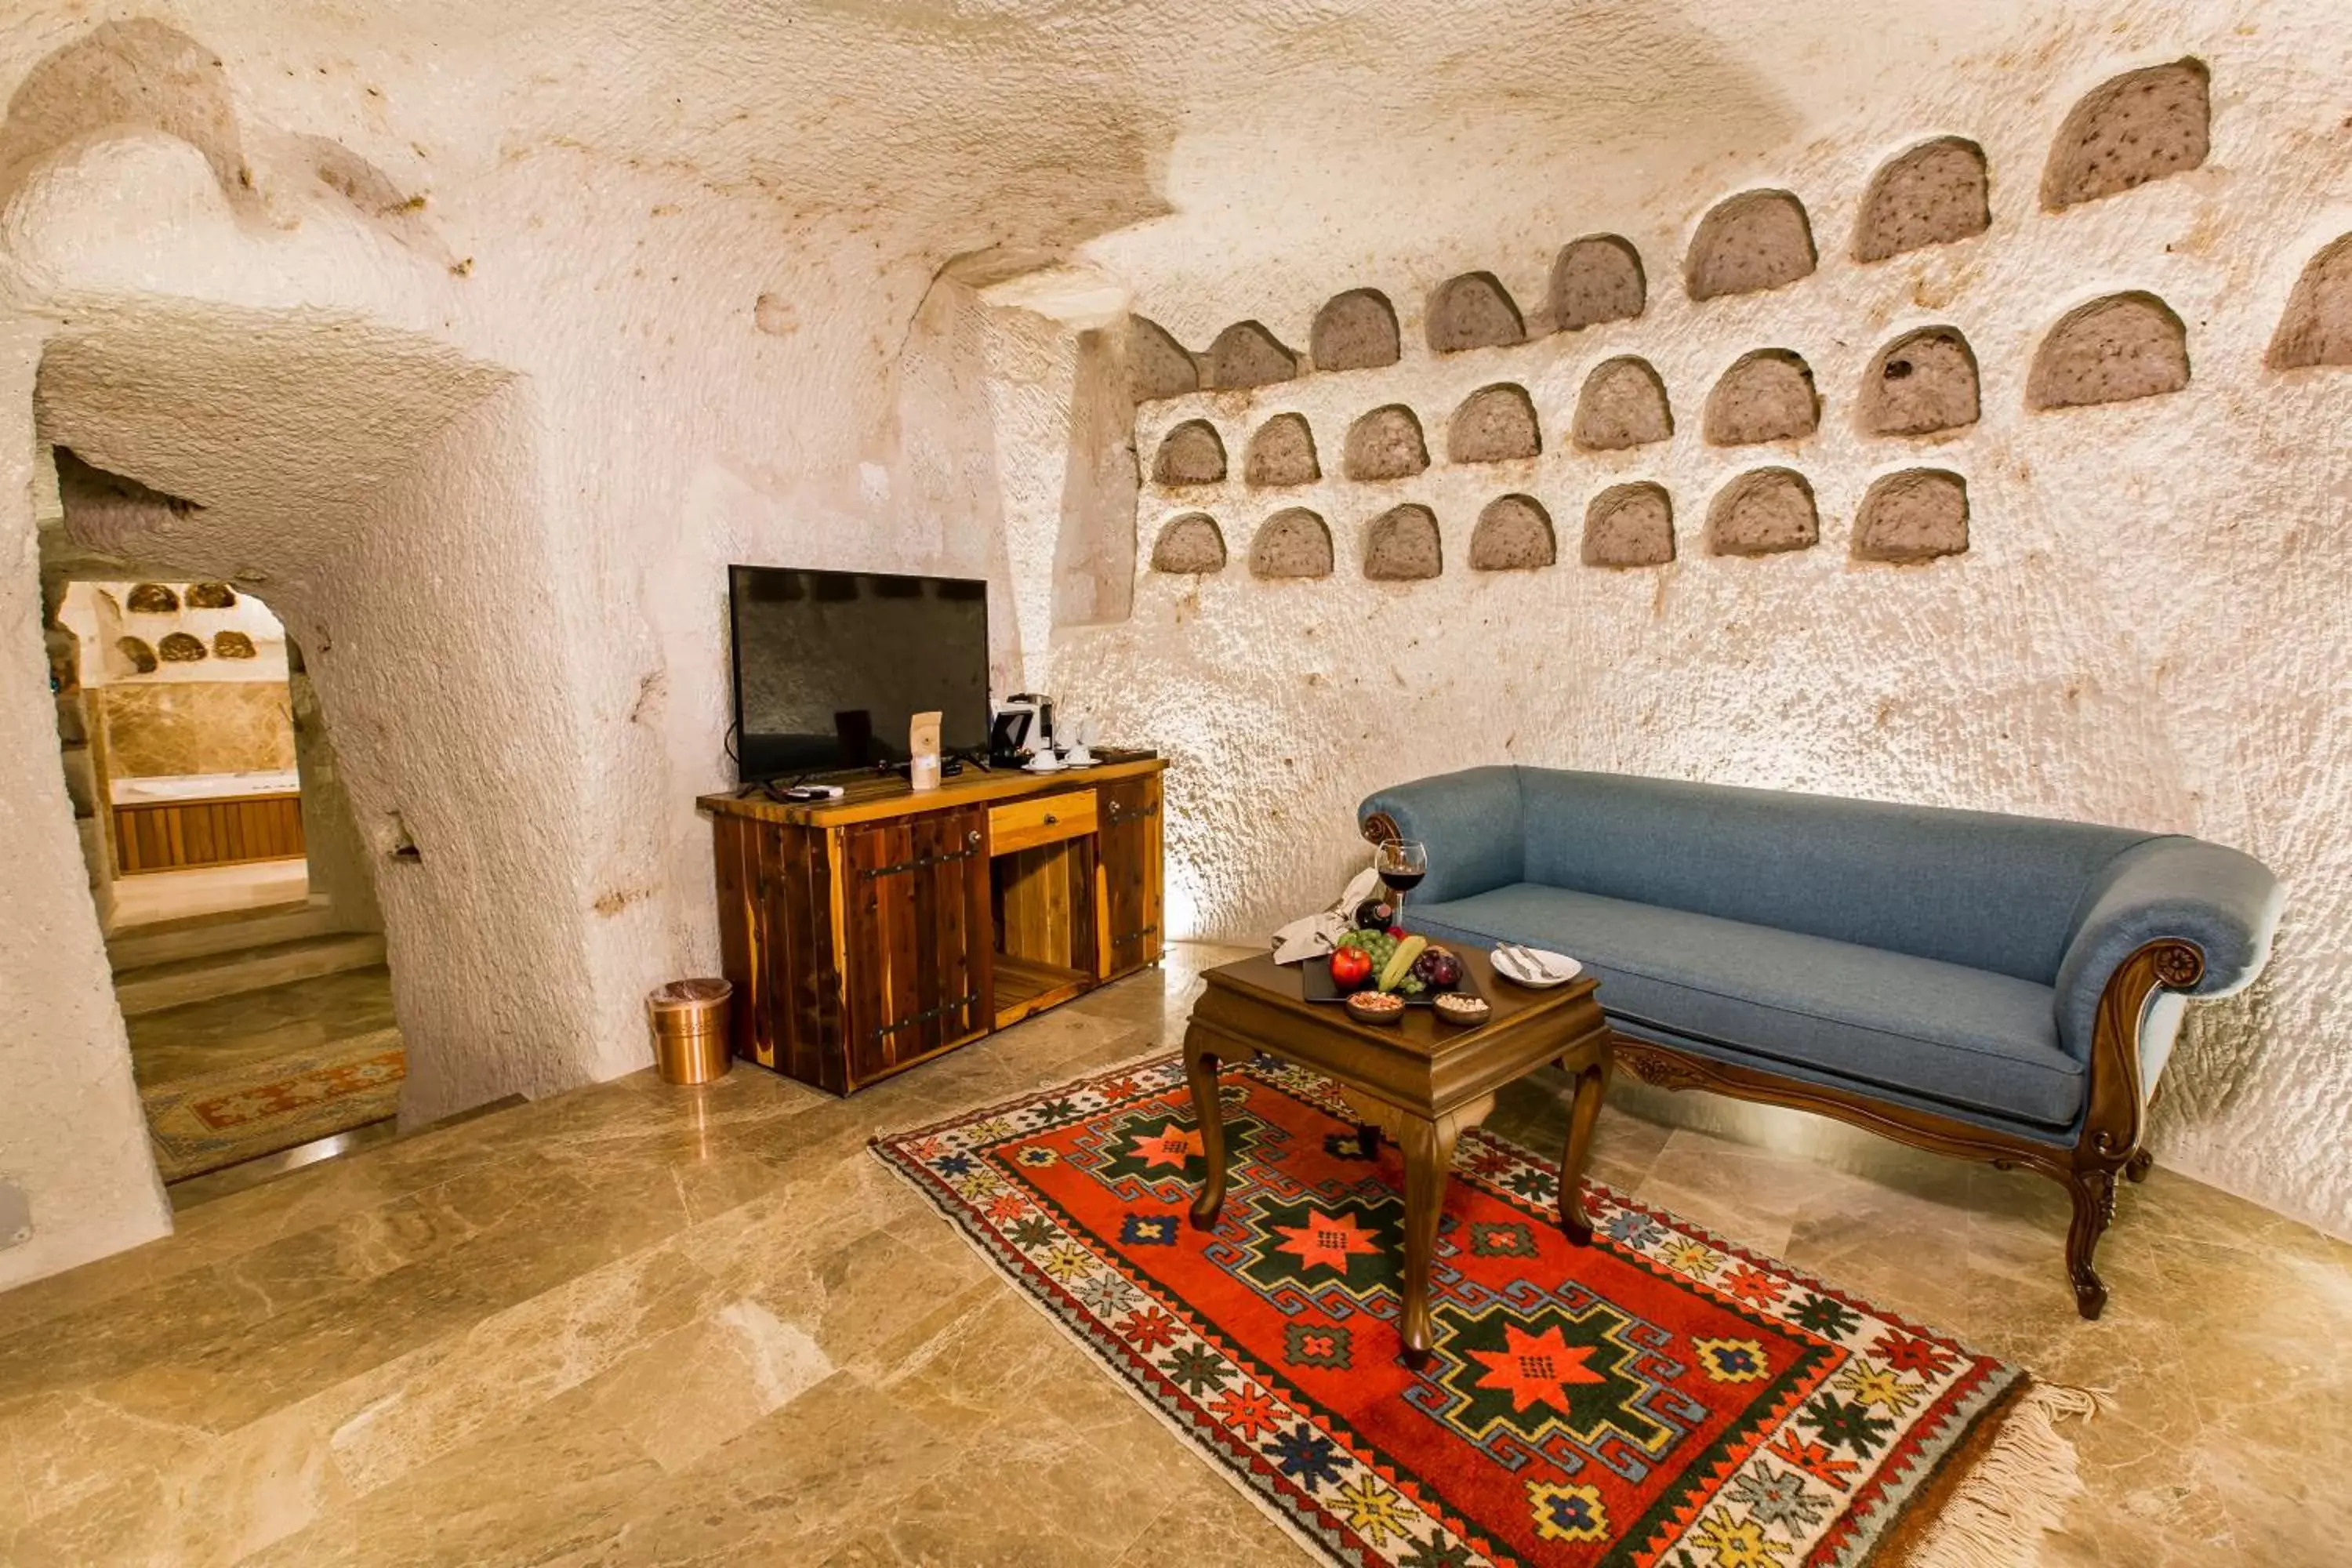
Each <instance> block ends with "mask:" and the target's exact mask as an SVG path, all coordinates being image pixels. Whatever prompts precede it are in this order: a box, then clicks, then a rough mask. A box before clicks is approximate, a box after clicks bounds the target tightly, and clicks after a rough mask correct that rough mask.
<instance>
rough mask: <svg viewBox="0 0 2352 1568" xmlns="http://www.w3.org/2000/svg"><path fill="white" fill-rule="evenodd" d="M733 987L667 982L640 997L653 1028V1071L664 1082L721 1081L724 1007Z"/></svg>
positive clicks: (725, 1055)
mask: <svg viewBox="0 0 2352 1568" xmlns="http://www.w3.org/2000/svg"><path fill="white" fill-rule="evenodd" d="M734 994H735V987H733V986H732V985H730V984H728V983H727V982H726V981H724V980H673V981H671V982H670V983H669V984H667V985H665V986H662V987H661V988H660V989H658V990H656V992H655V993H654V994H652V995H650V996H648V997H646V1013H647V1015H648V1016H651V1017H652V1019H653V1025H654V1066H655V1068H657V1069H658V1070H659V1071H660V1073H661V1077H662V1081H663V1082H664V1083H681V1084H687V1083H709V1082H710V1081H711V1079H718V1078H724V1077H725V1076H727V1069H728V1068H729V1067H730V1065H732V1062H733V1056H732V1054H731V1052H730V1047H729V1037H728V1028H727V1002H728V998H730V996H732V995H734Z"/></svg>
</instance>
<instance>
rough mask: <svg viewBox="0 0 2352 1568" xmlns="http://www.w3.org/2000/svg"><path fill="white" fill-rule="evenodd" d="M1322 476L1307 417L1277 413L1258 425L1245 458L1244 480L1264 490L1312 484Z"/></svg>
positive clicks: (1313, 436)
mask: <svg viewBox="0 0 2352 1568" xmlns="http://www.w3.org/2000/svg"><path fill="white" fill-rule="evenodd" d="M1322 477H1323V466H1322V465H1321V464H1320V463H1318V462H1317V461H1316V460H1315V432H1314V430H1313V428H1312V427H1310V426H1308V425H1307V416H1305V415H1304V414H1277V415H1276V416H1274V417H1273V418H1271V419H1269V420H1267V421H1266V422H1265V424H1263V425H1261V426H1258V427H1257V433H1256V434H1255V435H1253V436H1252V437H1250V442H1249V451H1248V453H1247V455H1246V456H1244V458H1243V459H1242V478H1243V479H1245V480H1247V481H1248V482H1249V483H1250V484H1252V485H1254V486H1258V487H1261V488H1265V487H1280V486H1286V485H1311V484H1313V483H1314V482H1315V481H1316V480H1318V479H1321V478H1322Z"/></svg>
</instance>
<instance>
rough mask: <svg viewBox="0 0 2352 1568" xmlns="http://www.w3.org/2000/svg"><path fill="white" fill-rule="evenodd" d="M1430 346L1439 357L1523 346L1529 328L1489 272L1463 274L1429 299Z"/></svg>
mask: <svg viewBox="0 0 2352 1568" xmlns="http://www.w3.org/2000/svg"><path fill="white" fill-rule="evenodd" d="M1425 325H1426V330H1427V331H1428V334H1429V346H1430V347H1431V348H1432V349H1433V350H1434V351H1436V352H1437V353H1442V354H1450V353H1461V352H1462V351H1463V350H1465V349H1487V348H1500V347H1504V346H1507V345H1508V344H1511V343H1519V342H1526V341H1527V336H1528V324H1527V321H1526V319H1525V318H1524V317H1522V316H1521V315H1520V314H1519V307H1518V305H1517V303H1516V302H1515V301H1513V300H1512V299H1511V293H1510V290H1509V289H1506V288H1504V287H1503V285H1502V282H1501V280H1500V279H1497V278H1496V276H1495V275H1494V274H1493V273H1491V272H1465V273H1464V274H1462V275H1461V276H1460V277H1459V278H1449V279H1446V280H1445V281H1444V282H1443V283H1441V284H1439V285H1438V286H1437V288H1436V289H1435V290H1434V291H1433V293H1432V294H1431V295H1430V296H1429V317H1428V321H1427V322H1426V323H1425Z"/></svg>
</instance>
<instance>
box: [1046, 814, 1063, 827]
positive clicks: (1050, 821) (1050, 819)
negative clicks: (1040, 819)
mask: <svg viewBox="0 0 2352 1568" xmlns="http://www.w3.org/2000/svg"><path fill="white" fill-rule="evenodd" d="M1061 820H1062V819H1061V818H1060V817H1058V816H1055V815H1054V814H1053V813H1052V812H1050V811H1049V812H1047V813H1046V814H1045V826H1048V827H1052V826H1055V825H1056V824H1057V823H1059V822H1060V821H1061Z"/></svg>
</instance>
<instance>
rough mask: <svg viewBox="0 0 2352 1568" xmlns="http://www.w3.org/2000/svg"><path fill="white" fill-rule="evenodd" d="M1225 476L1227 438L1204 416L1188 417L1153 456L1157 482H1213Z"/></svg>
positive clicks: (1152, 480)
mask: <svg viewBox="0 0 2352 1568" xmlns="http://www.w3.org/2000/svg"><path fill="white" fill-rule="evenodd" d="M1224 477H1225V443H1224V438H1223V437H1221V436H1219V435H1218V434H1217V427H1216V426H1213V425H1212V424H1210V423H1209V422H1208V421H1207V420H1205V419H1187V420H1185V421H1184V422H1183V423H1182V424H1181V425H1178V426H1175V427H1174V428H1172V429H1171V430H1170V431H1169V432H1168V434H1167V435H1165V436H1163V437H1160V450H1159V451H1158V452H1157V453H1156V454H1154V456H1153V457H1152V459H1151V482H1152V483H1153V484H1155V485H1213V484H1215V483H1217V482H1218V481H1219V480H1221V479H1223V478H1224Z"/></svg>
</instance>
